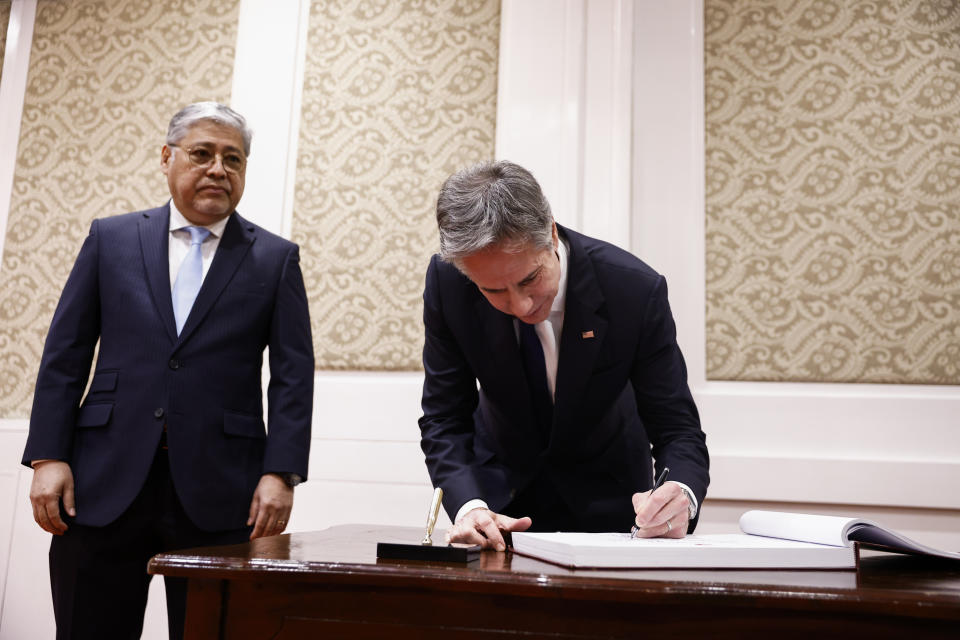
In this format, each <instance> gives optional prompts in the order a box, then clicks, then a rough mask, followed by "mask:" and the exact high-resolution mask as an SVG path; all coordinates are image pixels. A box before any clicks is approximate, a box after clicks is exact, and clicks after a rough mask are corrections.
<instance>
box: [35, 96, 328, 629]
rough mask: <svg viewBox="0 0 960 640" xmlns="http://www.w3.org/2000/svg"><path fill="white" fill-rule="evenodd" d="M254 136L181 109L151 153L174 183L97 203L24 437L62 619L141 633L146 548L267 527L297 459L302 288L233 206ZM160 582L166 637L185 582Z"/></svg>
mask: <svg viewBox="0 0 960 640" xmlns="http://www.w3.org/2000/svg"><path fill="white" fill-rule="evenodd" d="M250 139H251V133H250V130H249V129H248V128H247V125H246V122H245V120H244V119H243V117H242V116H241V115H240V114H238V113H236V112H235V111H233V110H232V109H230V108H229V107H226V106H224V105H221V104H217V103H213V102H201V103H195V104H191V105H188V106H186V107H184V108H183V109H182V110H180V111H179V112H178V113H177V114H176V115H174V116H173V118H172V119H171V121H170V126H169V129H168V131H167V139H166V144H165V145H164V146H163V148H162V150H161V153H160V164H161V169H162V171H163V173H164V174H165V175H166V177H167V184H168V185H169V188H170V196H171V200H170V201H169V202H168V203H167V204H165V205H163V206H161V207H158V208H156V209H150V210H147V211H139V212H135V213H128V214H126V215H120V216H114V217H108V218H102V219H99V220H94V222H93V224H92V225H91V227H90V234H89V235H88V236H87V238H86V240H85V242H84V244H83V247H82V248H81V249H80V254H79V256H78V257H77V260H76V263H75V264H74V267H73V270H72V272H71V273H70V277H69V279H68V280H67V283H66V285H65V287H64V289H63V293H62V295H61V298H60V303H59V305H58V307H57V310H56V313H55V314H54V317H53V321H52V323H51V325H50V331H49V333H48V335H47V340H46V344H45V346H44V352H43V358H42V361H41V364H40V372H39V375H38V377H37V386H36V391H35V397H34V404H33V411H32V413H31V416H30V434H29V437H28V439H27V445H26V450H25V452H24V455H23V463H24V464H26V465H30V466H32V467H33V468H34V478H33V485H32V487H31V491H30V500H31V502H32V504H33V512H34V518H35V519H36V521H37V523H38V524H39V525H40V526H41V527H42V528H43V529H45V530H46V531H49V532H50V533H53V534H54V536H53V539H52V542H51V546H50V579H51V585H52V590H53V603H54V612H55V615H56V620H57V637H58V638H100V639H103V638H137V637H139V636H140V632H141V627H142V626H143V615H144V608H145V605H146V598H147V588H148V583H149V579H150V576H149V575H147V573H146V564H147V560H148V559H149V558H150V557H151V556H152V555H154V554H156V553H158V552H161V551H165V550H170V549H174V548H182V547H192V546H200V545H210V544H229V543H235V542H241V541H244V540H246V539H248V538H257V537H260V536H265V535H273V534H278V533H280V532H282V531H283V529H284V527H285V526H286V523H287V520H288V519H289V514H290V510H291V507H292V504H293V486H294V485H296V484H297V483H298V482H299V481H301V480H302V479H303V478H305V477H306V475H307V458H308V453H309V446H310V419H311V413H312V397H313V369H314V361H313V346H312V344H313V343H312V340H311V336H310V320H309V316H308V311H307V299H306V293H305V290H304V285H303V278H302V275H301V273H300V266H299V253H298V248H297V246H296V245H295V244H293V243H291V242H288V241H287V240H284V239H282V238H279V237H277V236H275V235H273V234H271V233H269V232H267V231H265V230H264V229H261V228H259V227H257V226H256V225H254V224H251V223H250V222H248V221H246V220H244V219H243V218H241V217H240V215H239V214H238V213H237V212H236V205H237V203H238V202H239V201H240V197H241V196H242V195H243V187H244V176H245V171H246V164H247V157H248V156H249V154H250ZM98 342H99V351H98V355H97V360H96V367H95V369H94V373H93V378H92V380H90V382H89V388H88V389H87V391H86V396H84V390H85V388H86V387H87V382H88V376H89V372H90V367H91V363H92V359H93V354H94V350H95V347H97V345H98ZM266 347H269V362H270V384H269V388H268V400H269V416H268V420H267V424H268V425H269V431H267V430H266V429H265V425H264V413H263V402H262V390H261V369H262V363H263V352H264V349H265V348H266ZM165 586H166V592H167V610H168V618H169V627H170V637H171V638H179V637H182V635H183V622H184V609H185V602H186V590H185V584H184V581H183V580H182V579H170V578H166V580H165Z"/></svg>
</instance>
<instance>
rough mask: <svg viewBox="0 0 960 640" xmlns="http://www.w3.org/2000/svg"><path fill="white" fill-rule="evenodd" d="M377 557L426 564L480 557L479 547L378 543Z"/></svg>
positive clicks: (455, 544) (455, 543)
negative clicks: (423, 561)
mask: <svg viewBox="0 0 960 640" xmlns="http://www.w3.org/2000/svg"><path fill="white" fill-rule="evenodd" d="M377 557H378V558H384V559H386V560H425V561H427V562H470V561H471V560H476V559H477V558H479V557H480V545H469V544H460V543H457V542H453V543H451V544H442V545H438V544H434V545H426V544H402V543H398V542H378V543H377Z"/></svg>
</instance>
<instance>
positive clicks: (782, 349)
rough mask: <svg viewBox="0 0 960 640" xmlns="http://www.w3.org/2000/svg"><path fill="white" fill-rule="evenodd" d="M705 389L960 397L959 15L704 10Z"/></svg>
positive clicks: (813, 5) (822, 8)
mask: <svg viewBox="0 0 960 640" xmlns="http://www.w3.org/2000/svg"><path fill="white" fill-rule="evenodd" d="M704 31H705V78H706V80H705V84H706V86H705V94H706V95H705V100H706V183H707V185H706V186H707V189H706V215H707V237H706V247H707V249H706V250H707V255H706V277H707V297H706V304H707V322H706V325H707V326H706V334H707V375H708V377H709V378H711V379H720V380H787V381H828V382H890V383H925V384H950V385H955V384H958V383H960V134H958V131H960V68H958V63H957V61H958V60H960V37H958V34H960V4H958V3H955V2H930V1H912V0H902V1H895V0H881V1H880V2H876V1H873V0H870V1H841V0H822V1H821V0H818V1H817V2H813V1H807V0H805V1H802V2H782V1H757V0H706V2H705V15H704Z"/></svg>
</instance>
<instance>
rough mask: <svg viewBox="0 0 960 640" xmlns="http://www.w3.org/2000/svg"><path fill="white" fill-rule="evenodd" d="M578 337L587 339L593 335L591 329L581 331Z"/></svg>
mask: <svg viewBox="0 0 960 640" xmlns="http://www.w3.org/2000/svg"><path fill="white" fill-rule="evenodd" d="M580 337H581V338H582V339H584V340H589V339H590V338H592V337H593V329H590V330H589V331H582V332H581V333H580Z"/></svg>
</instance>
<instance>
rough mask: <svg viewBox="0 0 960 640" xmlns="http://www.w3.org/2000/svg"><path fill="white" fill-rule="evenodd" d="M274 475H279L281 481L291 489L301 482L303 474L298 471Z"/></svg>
mask: <svg viewBox="0 0 960 640" xmlns="http://www.w3.org/2000/svg"><path fill="white" fill-rule="evenodd" d="M276 475H278V476H280V479H281V480H283V483H284V484H285V485H287V486H288V487H290V488H291V489H293V488H294V487H296V486H297V485H298V484H300V483H302V482H303V476H301V475H300V474H298V473H278V474H276Z"/></svg>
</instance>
